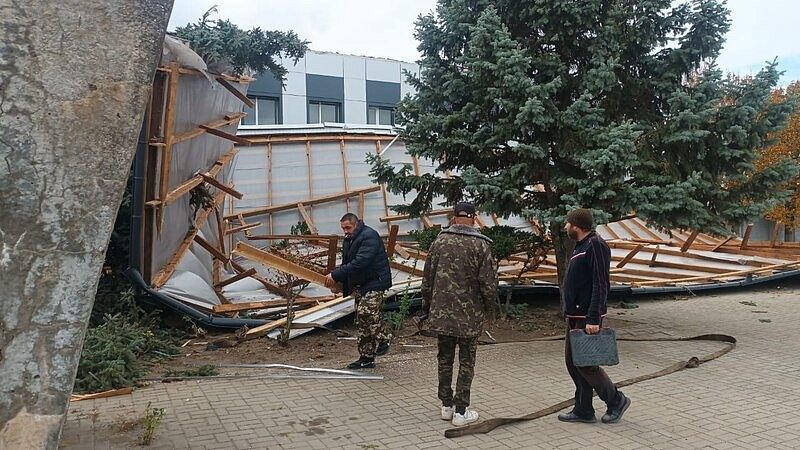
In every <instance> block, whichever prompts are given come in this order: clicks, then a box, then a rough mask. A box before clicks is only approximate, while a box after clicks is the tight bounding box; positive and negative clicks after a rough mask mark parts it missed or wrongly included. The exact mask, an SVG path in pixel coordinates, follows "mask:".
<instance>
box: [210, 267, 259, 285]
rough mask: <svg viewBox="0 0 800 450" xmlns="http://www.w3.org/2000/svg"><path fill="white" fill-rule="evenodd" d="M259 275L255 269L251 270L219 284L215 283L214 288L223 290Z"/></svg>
mask: <svg viewBox="0 0 800 450" xmlns="http://www.w3.org/2000/svg"><path fill="white" fill-rule="evenodd" d="M256 274H258V271H256V269H255V268H252V267H251V268H249V269H247V270H246V271H244V272H240V273H237V274H236V275H234V276H232V277H230V278H228V279H227V280H224V281H220V282H218V283H214V287H215V288H217V289H222V288H223V287H225V286H227V285H229V284H233V283H236V282H237V281H239V280H244V279H245V278H248V277H252V276H253V275H256Z"/></svg>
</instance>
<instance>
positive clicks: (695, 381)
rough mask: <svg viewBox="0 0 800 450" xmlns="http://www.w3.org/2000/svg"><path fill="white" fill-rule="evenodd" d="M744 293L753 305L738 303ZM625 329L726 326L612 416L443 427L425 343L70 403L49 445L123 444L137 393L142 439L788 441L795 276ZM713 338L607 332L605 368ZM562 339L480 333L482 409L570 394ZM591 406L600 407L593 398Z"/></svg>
mask: <svg viewBox="0 0 800 450" xmlns="http://www.w3.org/2000/svg"><path fill="white" fill-rule="evenodd" d="M742 302H753V303H755V305H756V306H752V305H749V304H743V303H742ZM611 315H612V316H614V317H615V319H616V320H626V321H628V322H629V323H628V326H627V327H626V328H625V330H626V332H627V333H630V334H636V335H644V334H647V333H649V334H651V335H655V336H687V335H694V334H702V333H710V332H718V333H726V334H731V335H733V336H735V337H736V338H737V339H738V340H739V344H738V345H737V347H736V349H735V350H733V351H732V352H731V353H729V354H727V355H725V356H723V357H722V358H720V359H718V360H716V361H712V362H710V363H708V364H705V365H703V366H701V367H700V368H698V369H692V370H684V371H682V372H679V373H676V374H673V375H669V376H667V377H663V378H659V379H656V380H651V381H646V382H643V383H639V384H636V385H634V386H629V387H627V388H626V389H625V390H624V391H625V393H626V394H627V395H628V396H629V397H631V399H632V400H633V404H632V406H631V408H630V410H629V411H628V413H627V414H626V415H625V417H624V419H623V420H622V422H620V423H619V424H616V425H603V424H600V423H598V424H592V425H588V424H564V423H560V422H558V421H557V420H556V418H555V416H549V417H545V418H542V419H539V420H536V421H533V422H526V423H520V424H515V425H511V426H506V427H502V428H498V429H497V430H495V431H493V432H492V433H490V434H486V435H476V436H467V437H463V438H458V439H452V440H451V439H446V438H445V437H444V435H443V432H444V430H445V429H447V428H450V424H449V423H447V422H444V421H442V420H440V419H439V418H438V408H439V403H438V400H437V399H436V385H435V378H436V366H435V364H436V362H435V353H434V351H433V349H431V351H427V352H421V353H416V354H414V355H413V356H409V355H397V356H395V357H392V356H391V355H390V356H387V357H386V358H384V359H382V360H381V361H380V363H379V367H378V368H377V369H375V370H374V373H377V374H380V375H383V376H384V377H385V379H384V380H383V381H344V380H295V379H292V380H275V379H268V380H254V379H236V380H218V381H212V380H202V381H190V382H180V383H172V384H158V385H154V386H151V387H148V388H145V389H139V390H136V391H135V392H134V393H133V395H130V396H123V397H116V398H110V399H102V400H92V401H83V402H78V403H74V404H72V406H71V407H70V412H69V416H68V419H67V422H66V425H65V427H64V432H63V438H62V444H61V445H62V448H65V449H78V448H80V449H84V448H85V449H94V448H97V449H106V448H130V447H135V446H136V443H135V438H136V434H135V433H132V432H127V433H126V432H123V431H117V430H118V426H119V423H120V422H122V421H124V420H126V419H131V418H135V417H141V416H142V412H143V411H144V409H145V407H146V405H147V404H148V402H151V403H152V405H153V406H154V407H160V408H164V409H165V411H166V417H165V420H164V423H163V425H162V426H161V427H160V428H159V429H158V435H157V437H156V440H155V441H154V443H153V445H152V446H151V448H158V449H172V448H179V449H184V448H190V449H250V448H252V449H266V448H269V449H272V448H282V449H384V448H408V449H423V448H480V449H494V448H530V449H537V448H541V449H552V448H563V449H579V448H580V449H587V448H598V449H634V448H654V449H672V448H712V449H728V448H746V449H750V448H752V449H763V448H786V449H789V448H800V416H798V415H797V414H796V411H797V405H798V392H800V282H791V283H787V286H781V287H780V288H778V287H777V285H775V284H772V285H770V286H768V287H763V288H758V289H750V290H747V291H734V292H725V293H722V292H719V293H714V294H710V295H709V294H706V295H702V296H697V297H691V298H689V299H687V300H670V299H660V300H646V301H640V307H639V308H638V309H634V310H617V309H614V310H612V312H611ZM722 345H723V344H718V343H703V342H694V343H673V342H668V343H653V342H621V343H620V355H621V360H622V361H621V364H620V365H619V366H616V367H613V368H611V369H610V370H609V374H610V375H611V377H612V379H614V380H621V379H624V378H629V377H632V376H635V375H639V374H644V373H649V372H654V371H656V370H659V369H661V368H664V367H666V366H668V365H670V364H672V363H674V362H676V361H680V360H686V359H688V358H689V357H691V356H702V355H706V354H708V353H711V352H713V351H715V350H717V349H719V348H721V346H722ZM562 355H563V343H562V342H536V343H519V344H504V345H494V346H481V347H480V348H479V349H478V363H477V366H476V376H475V381H474V384H473V391H472V404H473V406H474V408H475V409H476V410H478V411H479V412H480V413H481V416H482V418H488V417H500V416H506V417H507V416H514V415H522V414H526V413H529V412H532V411H535V410H538V409H541V408H544V407H547V406H549V405H551V404H554V403H557V402H559V401H561V400H564V399H566V398H569V397H570V396H571V395H572V389H573V388H572V384H571V381H570V379H569V376H568V375H567V373H566V369H565V368H564V363H563V356H562ZM595 401H596V403H595V407H596V409H597V411H598V416H599V415H601V414H602V413H603V412H604V410H605V408H604V406H603V405H602V403H601V402H599V400H597V399H596V400H595Z"/></svg>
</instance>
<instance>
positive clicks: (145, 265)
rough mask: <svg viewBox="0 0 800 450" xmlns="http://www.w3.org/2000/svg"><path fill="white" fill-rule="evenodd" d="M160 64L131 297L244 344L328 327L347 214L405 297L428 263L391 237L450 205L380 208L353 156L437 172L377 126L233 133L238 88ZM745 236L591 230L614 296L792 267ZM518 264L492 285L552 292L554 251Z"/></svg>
mask: <svg viewBox="0 0 800 450" xmlns="http://www.w3.org/2000/svg"><path fill="white" fill-rule="evenodd" d="M162 63H163V65H162V66H161V67H160V68H159V71H158V75H157V77H156V80H155V84H154V89H153V94H152V98H151V102H150V105H149V108H148V111H149V115H148V117H149V121H148V127H147V128H148V132H147V139H146V142H143V143H142V145H141V146H140V149H139V154H138V155H137V165H136V168H137V173H136V177H137V178H136V182H137V187H138V190H137V197H136V198H135V202H137V205H138V207H139V208H140V210H141V211H142V215H141V220H140V221H138V222H137V221H135V222H134V235H135V236H134V242H136V243H138V244H137V248H136V249H135V251H134V255H133V257H132V267H133V268H134V270H133V278H134V279H137V280H139V282H140V285H141V287H143V288H144V289H146V290H147V291H148V292H149V293H151V294H152V295H153V297H154V298H155V299H157V300H158V301H160V302H161V303H162V304H163V305H165V306H167V307H170V308H172V309H175V310H176V311H179V312H181V313H182V314H186V315H188V316H190V317H192V318H193V319H194V320H197V321H200V322H202V323H204V324H206V325H209V326H213V327H223V328H239V327H241V326H242V325H247V326H248V327H249V330H248V331H247V335H246V336H247V337H258V336H263V335H270V336H272V337H275V336H276V335H277V328H279V327H281V326H282V325H283V324H284V323H285V321H286V313H287V311H288V309H292V310H293V311H295V317H294V320H295V323H304V322H305V323H315V324H324V323H328V322H330V321H332V320H335V319H337V318H340V317H343V316H345V315H347V314H349V313H351V312H352V311H353V301H352V299H350V298H343V297H341V295H338V294H335V293H333V292H331V291H330V290H329V289H327V288H325V287H324V275H325V274H326V273H327V272H329V271H330V270H332V269H333V268H334V267H335V265H336V264H337V255H338V253H339V251H338V249H339V248H340V238H339V237H338V236H337V233H338V232H339V218H340V217H341V216H342V215H343V214H344V213H346V212H354V213H356V214H357V215H358V216H359V217H361V218H363V219H364V220H365V222H366V223H367V224H369V225H371V226H373V228H376V229H377V230H378V231H379V232H380V233H381V234H382V235H383V236H384V237H385V239H386V244H387V250H388V253H389V254H390V255H391V258H392V262H391V265H392V269H393V282H394V286H393V288H392V292H394V293H396V292H399V291H401V290H406V289H408V290H415V289H418V286H419V283H420V276H421V274H422V268H423V267H424V263H425V256H426V255H425V252H423V251H421V250H419V249H418V248H416V246H415V245H414V244H413V243H412V242H410V241H409V240H407V239H404V236H405V235H407V234H408V232H410V231H411V230H421V229H424V228H431V227H435V226H446V225H447V223H448V221H449V217H448V214H449V210H448V209H438V210H433V211H430V212H428V214H426V215H423V216H421V217H419V218H413V217H408V216H403V215H396V214H393V213H392V210H391V206H392V205H397V204H402V203H404V202H405V201H406V199H404V198H402V197H400V196H396V195H394V194H391V193H390V192H388V191H387V189H386V187H385V186H380V185H376V184H374V183H373V182H372V180H371V178H370V175H369V171H370V166H369V165H368V164H367V162H366V156H367V155H369V154H372V155H378V156H380V157H381V158H384V159H387V160H389V161H390V162H391V163H392V164H393V165H395V166H400V165H404V164H407V165H409V166H411V167H413V170H414V171H415V172H416V173H417V174H424V173H431V174H432V173H434V172H435V164H434V163H433V162H432V161H426V160H423V159H420V158H417V157H415V156H411V155H409V154H408V152H407V151H406V148H405V145H404V143H403V142H402V140H400V139H399V138H398V135H397V134H396V133H395V131H394V130H393V129H392V127H389V126H380V125H364V126H350V125H343V124H317V125H307V126H306V125H304V126H281V125H278V126H269V127H264V128H263V129H247V130H239V131H238V133H237V126H238V123H239V121H240V120H241V118H242V117H243V116H244V114H245V113H243V112H242V110H243V104H251V100H249V99H248V98H247V97H246V96H245V93H246V88H247V84H248V83H249V82H250V81H251V80H250V79H248V78H237V77H230V76H217V77H216V78H215V80H216V81H217V83H213V82H209V80H207V79H206V78H205V77H204V76H202V75H205V74H204V73H203V71H201V70H197V69H195V68H188V67H182V66H181V65H180V64H179V63H178V62H174V61H173V62H169V61H166V62H162ZM448 176H452V175H449V174H448ZM478 224H479V225H480V226H481V227H483V226H492V225H500V224H502V225H510V226H513V227H515V228H518V229H526V230H529V231H537V232H538V231H539V229H538V227H537V225H536V223H535V222H531V221H528V220H525V219H523V218H521V217H511V218H507V219H504V218H500V217H498V216H497V215H495V214H492V213H483V214H481V216H480V217H479V219H478ZM298 230H302V231H298ZM750 230H751V228H748V229H747V231H746V232H745V233H744V236H743V237H741V238H740V237H736V236H731V237H728V238H724V239H720V238H716V237H713V236H709V235H706V234H703V233H699V232H692V231H688V232H682V231H679V230H672V231H671V232H670V233H664V232H662V231H659V230H656V229H654V228H652V227H649V226H647V225H646V224H645V223H644V222H643V221H641V220H640V219H638V218H636V217H631V218H627V219H624V220H620V221H618V222H614V223H611V224H606V225H601V226H600V227H598V232H599V233H600V234H601V235H602V236H603V237H604V238H605V239H606V240H607V241H608V242H609V245H610V246H611V248H612V267H611V282H612V289H613V290H616V291H624V292H626V293H634V294H636V293H652V292H670V291H685V290H692V291H694V290H702V289H713V288H720V287H726V286H737V285H744V284H750V283H756V282H761V281H765V280H769V279H773V278H776V277H785V276H792V275H796V274H798V273H800V272H799V271H798V269H797V268H798V265H800V244H797V243H788V242H781V241H780V240H779V239H778V237H779V236H778V233H777V231H778V229H777V227H776V228H775V232H774V233H773V235H772V239H771V240H770V241H767V242H751V241H750V239H749V235H750ZM276 244H278V245H276ZM287 247H289V248H290V249H291V251H289V250H287ZM521 261H522V259H521V257H511V258H509V259H508V260H505V261H501V265H500V271H501V283H503V284H505V285H508V284H509V282H510V281H511V280H513V279H516V278H517V277H519V278H520V279H521V280H523V282H524V285H525V286H526V287H528V288H533V289H535V290H537V291H539V292H541V291H549V292H554V293H555V292H557V290H558V285H557V281H556V280H557V274H556V267H555V257H554V256H553V255H550V256H549V257H548V258H547V259H546V260H545V262H544V263H543V264H542V265H540V266H538V267H537V268H536V269H535V270H530V271H526V272H525V273H522V274H520V273H519V272H520V270H521V269H522V267H523V264H522V262H521ZM286 274H289V275H290V278H285V277H284V278H282V276H283V275H286ZM287 280H289V281H290V284H289V285H287V284H286V282H287ZM298 286H299V287H298ZM301 288H302V291H300V289H301ZM245 316H246V317H245ZM307 330H308V328H300V329H295V330H293V331H292V334H291V336H296V335H299V334H302V333H303V332H305V331H307Z"/></svg>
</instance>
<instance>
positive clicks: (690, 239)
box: [681, 230, 700, 252]
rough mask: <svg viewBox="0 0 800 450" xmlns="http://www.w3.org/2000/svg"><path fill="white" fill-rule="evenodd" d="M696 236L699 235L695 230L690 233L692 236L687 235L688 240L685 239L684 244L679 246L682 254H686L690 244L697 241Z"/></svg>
mask: <svg viewBox="0 0 800 450" xmlns="http://www.w3.org/2000/svg"><path fill="white" fill-rule="evenodd" d="M698 234H700V232H699V231H697V230H694V231H692V234H690V235H689V238H688V239H686V242H684V243H683V245H682V246H681V251H682V252H686V251H687V250H689V247H691V246H692V244H693V243H694V240H695V239H697V235H698Z"/></svg>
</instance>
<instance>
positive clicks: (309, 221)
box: [297, 203, 319, 234]
mask: <svg viewBox="0 0 800 450" xmlns="http://www.w3.org/2000/svg"><path fill="white" fill-rule="evenodd" d="M297 210H298V211H300V216H301V217H302V218H303V221H304V222H305V223H306V225H308V229H309V231H311V234H319V231H318V230H317V227H316V226H315V225H314V220H313V219H312V218H311V213H309V212H308V210H307V209H306V207H305V205H304V204H302V203H298V204H297Z"/></svg>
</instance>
